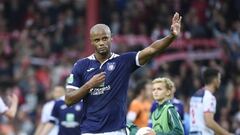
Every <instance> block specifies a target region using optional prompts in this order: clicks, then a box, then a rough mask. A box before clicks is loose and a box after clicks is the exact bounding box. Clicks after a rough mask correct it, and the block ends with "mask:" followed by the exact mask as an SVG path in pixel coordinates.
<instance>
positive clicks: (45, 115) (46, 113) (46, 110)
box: [41, 102, 54, 123]
mask: <svg viewBox="0 0 240 135" xmlns="http://www.w3.org/2000/svg"><path fill="white" fill-rule="evenodd" d="M53 105H54V102H51V103H46V104H45V105H44V106H43V109H42V113H41V114H42V115H41V122H42V123H46V122H48V121H49V120H50V117H51V112H52V109H53Z"/></svg>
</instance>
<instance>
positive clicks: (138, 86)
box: [134, 79, 150, 98]
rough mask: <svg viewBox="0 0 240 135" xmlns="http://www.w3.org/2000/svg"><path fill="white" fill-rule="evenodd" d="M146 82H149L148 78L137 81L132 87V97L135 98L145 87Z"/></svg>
mask: <svg viewBox="0 0 240 135" xmlns="http://www.w3.org/2000/svg"><path fill="white" fill-rule="evenodd" d="M147 83H150V81H149V80H145V79H143V80H139V81H138V82H137V83H136V87H135V88H134V98H136V97H137V96H138V95H139V94H140V93H141V92H142V91H143V90H145V88H146V86H145V85H146V84H147Z"/></svg>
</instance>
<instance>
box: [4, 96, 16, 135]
mask: <svg viewBox="0 0 240 135" xmlns="http://www.w3.org/2000/svg"><path fill="white" fill-rule="evenodd" d="M8 102H10V106H7V105H6V104H5V103H4V102H3V99H2V98H1V97H0V117H2V116H6V117H7V118H8V119H10V120H13V119H14V118H15V116H16V113H17V108H18V97H17V95H16V94H15V93H12V94H11V95H10V96H8ZM11 132H12V127H10V126H9V125H8V124H7V125H6V126H5V125H4V124H3V125H2V124H0V134H8V133H11Z"/></svg>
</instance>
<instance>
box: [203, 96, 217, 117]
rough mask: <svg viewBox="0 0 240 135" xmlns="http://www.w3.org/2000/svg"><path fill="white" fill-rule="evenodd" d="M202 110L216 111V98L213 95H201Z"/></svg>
mask: <svg viewBox="0 0 240 135" xmlns="http://www.w3.org/2000/svg"><path fill="white" fill-rule="evenodd" d="M203 112H212V113H215V112H216V98H215V97H214V96H213V95H210V94H205V95H204V97H203Z"/></svg>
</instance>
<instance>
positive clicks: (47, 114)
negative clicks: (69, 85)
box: [35, 86, 65, 135]
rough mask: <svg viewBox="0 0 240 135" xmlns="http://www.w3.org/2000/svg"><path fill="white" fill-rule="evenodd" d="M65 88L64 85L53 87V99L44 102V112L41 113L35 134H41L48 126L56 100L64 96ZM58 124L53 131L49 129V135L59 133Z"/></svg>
mask: <svg viewBox="0 0 240 135" xmlns="http://www.w3.org/2000/svg"><path fill="white" fill-rule="evenodd" d="M64 94H65V90H64V88H63V87H62V86H56V87H54V88H53V91H52V100H50V101H48V102H47V103H45V104H44V106H43V108H42V113H41V121H40V123H39V125H38V127H37V129H36V131H35V135H41V133H42V130H43V129H44V127H45V126H46V124H47V122H49V121H50V119H51V112H52V110H53V106H54V103H55V100H57V99H58V98H60V97H62V96H64ZM58 128H59V127H58V126H57V125H55V126H54V127H53V128H52V130H51V131H49V133H48V135H57V134H58Z"/></svg>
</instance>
